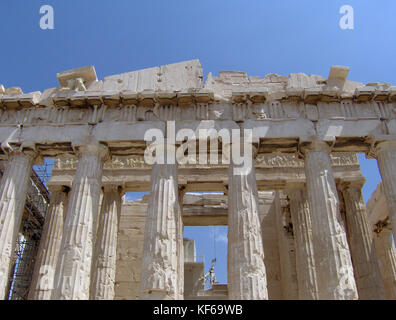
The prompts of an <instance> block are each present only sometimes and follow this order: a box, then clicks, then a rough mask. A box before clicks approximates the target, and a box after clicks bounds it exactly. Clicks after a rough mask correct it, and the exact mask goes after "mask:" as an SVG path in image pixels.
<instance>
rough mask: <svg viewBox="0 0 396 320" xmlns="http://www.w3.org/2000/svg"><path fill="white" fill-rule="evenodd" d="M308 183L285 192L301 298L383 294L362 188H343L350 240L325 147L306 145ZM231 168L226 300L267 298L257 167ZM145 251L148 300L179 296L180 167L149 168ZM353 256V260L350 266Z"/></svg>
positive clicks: (144, 289)
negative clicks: (149, 193) (227, 292)
mask: <svg viewBox="0 0 396 320" xmlns="http://www.w3.org/2000/svg"><path fill="white" fill-rule="evenodd" d="M303 153H304V156H305V171H306V186H304V187H301V185H295V186H294V187H290V188H289V189H288V190H287V192H288V194H289V197H290V201H291V210H292V220H293V225H294V226H295V237H296V260H297V270H298V271H297V273H298V274H297V277H298V295H299V298H300V299H335V300H336V299H337V300H338V299H357V298H358V296H359V297H360V298H361V299H385V291H384V286H383V282H382V279H381V275H380V272H379V267H378V263H377V258H376V253H375V248H374V245H373V239H372V236H371V231H370V230H369V226H368V222H367V215H366V209H365V205H364V201H363V198H362V194H361V186H360V185H356V184H344V185H343V186H341V189H342V192H343V197H344V198H345V203H346V212H347V214H346V221H347V225H348V237H347V232H346V228H345V225H344V221H343V219H342V217H341V213H340V208H339V196H338V191H337V188H336V184H335V179H334V174H333V171H332V167H331V161H330V147H329V146H328V144H327V143H325V142H316V141H314V142H312V143H311V144H309V145H308V146H306V147H305V148H303ZM235 169H240V168H239V167H238V166H236V165H234V163H233V161H231V165H230V166H229V175H228V178H229V185H228V192H229V204H228V207H229V214H228V219H229V220H228V227H229V231H228V286H229V298H230V299H233V300H235V299H248V300H249V299H267V298H268V292H267V281H266V270H265V264H264V251H263V245H262V235H261V227H260V220H259V214H258V212H259V203H258V192H257V185H256V179H255V171H254V166H252V167H251V168H250V170H237V171H238V172H239V174H235ZM152 172H153V174H152V190H151V198H150V202H149V207H148V222H147V224H146V230H145V247H144V252H143V268H142V271H143V272H142V288H141V289H142V294H143V297H144V298H145V299H158V298H161V299H176V298H177V289H176V288H177V285H176V283H177V276H178V274H179V273H178V272H177V263H176V262H177V239H178V236H177V234H178V233H177V232H173V230H177V221H178V219H180V216H179V215H180V213H179V212H180V211H178V210H177V204H178V199H177V190H178V188H177V187H178V186H177V165H176V164H174V165H154V166H153V171H152ZM352 259H353V263H352Z"/></svg>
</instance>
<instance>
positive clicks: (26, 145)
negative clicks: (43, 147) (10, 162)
mask: <svg viewBox="0 0 396 320" xmlns="http://www.w3.org/2000/svg"><path fill="white" fill-rule="evenodd" d="M1 149H2V150H3V152H4V153H6V154H7V155H8V157H12V156H13V155H19V154H23V155H25V156H27V157H29V158H30V159H31V160H32V161H34V160H35V159H36V158H37V157H38V155H39V154H38V151H37V148H36V144H35V143H34V142H30V141H26V142H23V143H22V144H20V145H19V146H15V145H10V144H9V143H8V142H3V143H2V144H1Z"/></svg>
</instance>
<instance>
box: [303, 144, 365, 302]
mask: <svg viewBox="0 0 396 320" xmlns="http://www.w3.org/2000/svg"><path fill="white" fill-rule="evenodd" d="M302 151H303V152H304V153H305V175H306V183H307V196H308V203H309V208H310V211H311V217H312V239H313V244H314V254H315V266H316V270H317V281H318V290H319V299H328V300H343V299H357V298H358V295H357V288H356V283H355V279H354V274H353V266H352V261H351V256H350V253H349V246H348V242H347V237H346V232H345V226H344V223H343V220H342V218H341V214H340V210H339V199H338V193H337V189H336V185H335V181H334V174H333V169H332V167H331V162H330V148H329V146H328V144H327V143H325V142H323V141H313V142H311V143H310V144H309V145H307V146H306V147H305V148H303V149H302Z"/></svg>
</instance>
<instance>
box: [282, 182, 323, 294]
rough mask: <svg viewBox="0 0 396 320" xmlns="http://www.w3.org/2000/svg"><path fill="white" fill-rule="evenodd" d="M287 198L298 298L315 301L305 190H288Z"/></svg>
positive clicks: (316, 292) (314, 272) (313, 267)
mask: <svg viewBox="0 0 396 320" xmlns="http://www.w3.org/2000/svg"><path fill="white" fill-rule="evenodd" d="M288 196H289V199H290V212H291V218H292V223H293V233H294V242H295V247H296V265H297V267H296V269H297V281H298V298H299V299H300V300H317V299H318V284H317V279H316V270H315V258H314V244H313V239H312V221H311V220H312V218H311V215H310V211H309V204H308V200H307V196H306V192H305V188H298V189H297V188H296V189H291V190H288Z"/></svg>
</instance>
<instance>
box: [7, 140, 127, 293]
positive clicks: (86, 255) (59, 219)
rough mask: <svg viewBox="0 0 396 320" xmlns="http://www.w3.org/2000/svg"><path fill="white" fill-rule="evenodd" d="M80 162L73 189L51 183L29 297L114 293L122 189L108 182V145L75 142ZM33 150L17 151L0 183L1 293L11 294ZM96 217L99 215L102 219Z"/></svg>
mask: <svg viewBox="0 0 396 320" xmlns="http://www.w3.org/2000/svg"><path fill="white" fill-rule="evenodd" d="M75 148H76V152H77V155H78V166H77V170H76V173H75V177H74V179H73V184H72V187H71V189H70V190H69V189H68V188H67V187H53V188H52V189H51V200H50V207H49V210H48V212H47V215H46V218H45V224H44V229H43V233H42V238H41V241H40V247H39V250H38V255H37V260H36V264H35V270H34V273H33V278H32V284H31V288H30V291H29V299H39V300H42V299H45V300H48V299H70V300H78V299H89V298H91V299H113V297H114V282H115V263H116V246H117V232H118V220H119V215H120V210H121V193H120V190H119V189H118V188H117V187H104V197H103V202H102V208H101V212H100V215H99V201H100V195H101V183H102V168H103V162H104V160H105V158H106V157H107V154H108V151H107V148H106V147H105V146H103V145H101V144H99V143H90V144H86V145H81V146H75ZM34 157H35V155H34V153H32V152H26V151H24V150H21V151H18V152H13V153H12V154H11V155H10V158H9V163H8V165H7V167H6V170H5V173H4V175H3V178H2V180H1V184H0V257H1V258H0V259H1V260H0V270H1V271H0V295H1V298H2V299H5V298H6V297H7V292H6V290H7V288H6V283H7V280H8V277H9V273H10V260H11V257H12V254H13V252H14V246H15V242H16V237H17V233H18V229H19V225H20V222H21V217H22V214H23V209H24V203H25V200H26V191H27V185H28V182H29V177H30V173H31V168H32V163H33V160H34ZM98 218H99V219H100V221H99V223H98Z"/></svg>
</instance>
